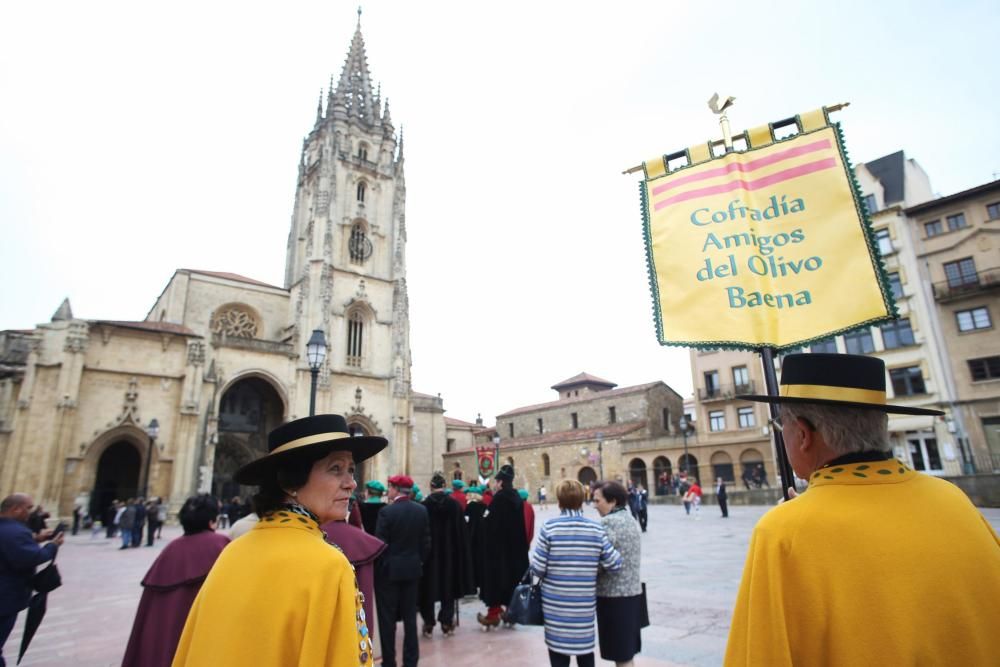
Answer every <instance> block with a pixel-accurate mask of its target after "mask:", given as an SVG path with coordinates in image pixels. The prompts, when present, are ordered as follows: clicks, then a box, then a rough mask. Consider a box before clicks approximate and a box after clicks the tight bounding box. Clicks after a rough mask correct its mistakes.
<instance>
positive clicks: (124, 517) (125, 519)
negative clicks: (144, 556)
mask: <svg viewBox="0 0 1000 667" xmlns="http://www.w3.org/2000/svg"><path fill="white" fill-rule="evenodd" d="M117 524H118V530H119V532H120V533H121V535H122V545H121V547H120V548H119V550H121V549H128V548H129V547H130V546H131V545H132V538H133V537H134V536H135V531H134V530H133V529H134V528H135V498H129V499H128V500H127V501H125V506H124V508H123V509H122V510H121V512H120V513H119V515H118V521H117Z"/></svg>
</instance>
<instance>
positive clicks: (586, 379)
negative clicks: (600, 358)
mask: <svg viewBox="0 0 1000 667" xmlns="http://www.w3.org/2000/svg"><path fill="white" fill-rule="evenodd" d="M578 384H603V385H606V386H608V387H617V386H618V383H616V382H611V381H610V380H605V379H603V378H599V377H597V376H596V375H591V374H590V373H579V374H577V375H574V376H573V377H571V378H569V379H568V380H563V381H562V382H559V383H557V384H554V385H552V389H555V390H556V391H559V390H560V389H562V388H563V387H572V386H574V385H578Z"/></svg>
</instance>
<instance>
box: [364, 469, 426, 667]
mask: <svg viewBox="0 0 1000 667" xmlns="http://www.w3.org/2000/svg"><path fill="white" fill-rule="evenodd" d="M412 491H413V479H412V478H411V477H409V476H408V475H393V476H392V477H390V478H389V491H388V496H389V504H388V505H386V506H385V507H384V508H382V511H380V512H379V513H378V523H377V524H376V527H375V537H377V538H379V539H380V540H382V541H383V542H385V543H386V544H387V545H388V547H387V548H386V550H385V552H384V553H383V554H382V557H381V558H380V559H379V562H378V565H377V570H376V573H375V599H376V601H377V602H378V631H379V639H380V641H381V643H382V665H383V667H396V621H397V620H402V621H403V661H402V663H403V667H416V664H417V661H418V660H419V659H420V641H419V639H418V637H417V592H418V587H419V585H420V576H421V575H422V574H423V564H424V561H425V560H426V559H427V557H428V555H430V550H431V532H430V522H429V520H428V518H427V509H426V508H425V507H424V506H423V505H421V504H419V503H417V502H414V501H413V500H411V498H410V493H411V492H412Z"/></svg>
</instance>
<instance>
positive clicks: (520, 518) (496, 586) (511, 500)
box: [479, 488, 528, 607]
mask: <svg viewBox="0 0 1000 667" xmlns="http://www.w3.org/2000/svg"><path fill="white" fill-rule="evenodd" d="M483 565H484V568H483V586H482V589H481V590H480V592H479V596H480V597H481V598H482V600H483V602H485V603H486V605H487V606H488V607H494V606H497V605H503V606H507V605H508V604H510V598H511V596H512V595H513V594H514V587H515V586H516V585H517V583H518V582H519V581H520V580H521V577H523V576H524V573H525V571H527V569H528V540H527V537H526V536H525V534H524V507H523V501H522V500H521V496H519V495H517V491H515V490H514V489H511V488H507V489H501V490H500V491H498V492H496V493H495V494H494V495H493V502H491V503H490V506H489V508H488V511H487V512H486V515H485V516H484V518H483Z"/></svg>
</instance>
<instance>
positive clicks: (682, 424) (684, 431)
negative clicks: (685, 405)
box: [677, 415, 690, 475]
mask: <svg viewBox="0 0 1000 667" xmlns="http://www.w3.org/2000/svg"><path fill="white" fill-rule="evenodd" d="M677 426H678V427H679V428H680V429H681V435H682V436H684V465H683V466H681V472H683V473H684V474H685V475H686V474H687V471H688V461H689V460H690V459H688V426H690V424H689V423H688V420H687V415H681V418H680V419H679V420H678V421H677Z"/></svg>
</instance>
